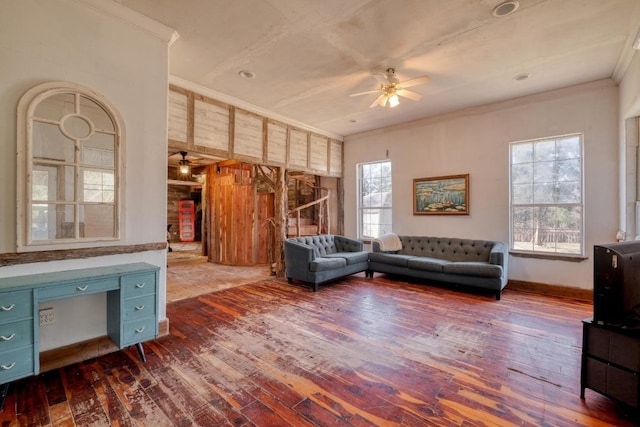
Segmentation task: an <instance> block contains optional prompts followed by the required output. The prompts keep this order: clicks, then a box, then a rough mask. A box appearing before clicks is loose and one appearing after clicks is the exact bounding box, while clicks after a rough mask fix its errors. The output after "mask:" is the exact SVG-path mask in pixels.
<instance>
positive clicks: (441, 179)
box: [413, 174, 469, 215]
mask: <svg viewBox="0 0 640 427" xmlns="http://www.w3.org/2000/svg"><path fill="white" fill-rule="evenodd" d="M413 214H414V215H469V174H465V175H450V176H437V177H434V178H417V179H414V180H413Z"/></svg>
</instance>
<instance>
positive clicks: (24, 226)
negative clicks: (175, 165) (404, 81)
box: [18, 83, 122, 249]
mask: <svg viewBox="0 0 640 427" xmlns="http://www.w3.org/2000/svg"><path fill="white" fill-rule="evenodd" d="M18 137H19V138H18V139H19V140H18V147H19V149H18V171H19V175H18V176H19V182H18V186H19V189H18V193H19V194H20V195H21V196H23V199H22V200H19V203H18V210H19V212H18V230H19V231H18V234H19V237H18V247H19V249H20V248H25V247H28V246H31V247H37V246H38V245H49V246H50V245H65V244H69V243H77V242H92V241H100V240H115V239H118V237H119V211H120V209H119V191H120V188H119V154H120V147H121V144H122V131H121V125H120V121H119V120H118V115H117V112H116V111H115V110H114V109H113V107H111V106H110V105H109V103H108V102H107V101H106V100H105V99H104V98H102V97H101V96H100V95H98V94H96V93H95V92H94V91H92V90H90V89H88V88H84V87H82V86H79V85H74V84H70V83H46V84H43V85H39V86H36V87H35V88H33V89H31V90H30V91H28V92H27V93H26V94H25V95H24V96H23V97H22V99H21V100H20V104H19V106H18Z"/></svg>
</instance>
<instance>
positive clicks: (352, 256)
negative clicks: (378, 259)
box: [322, 251, 369, 265]
mask: <svg viewBox="0 0 640 427" xmlns="http://www.w3.org/2000/svg"><path fill="white" fill-rule="evenodd" d="M322 258H344V259H345V260H346V261H347V265H353V264H358V263H361V262H367V261H368V260H369V252H366V251H362V252H336V253H334V254H327V255H324V256H323V257H322Z"/></svg>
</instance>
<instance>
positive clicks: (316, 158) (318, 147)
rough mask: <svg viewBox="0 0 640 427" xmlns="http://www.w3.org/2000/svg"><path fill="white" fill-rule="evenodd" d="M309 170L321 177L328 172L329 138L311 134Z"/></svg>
mask: <svg viewBox="0 0 640 427" xmlns="http://www.w3.org/2000/svg"><path fill="white" fill-rule="evenodd" d="M309 143H310V144H311V146H310V149H309V155H310V157H309V168H311V169H312V170H314V171H318V173H321V174H323V175H326V174H327V172H328V165H329V157H328V156H329V152H328V149H329V138H327V137H326V136H322V135H316V134H311V138H310V140H309Z"/></svg>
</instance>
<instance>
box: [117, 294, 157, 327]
mask: <svg viewBox="0 0 640 427" xmlns="http://www.w3.org/2000/svg"><path fill="white" fill-rule="evenodd" d="M123 313H124V320H125V321H129V320H134V319H141V318H143V317H149V316H153V317H155V315H156V296H155V295H145V296H143V297H138V298H131V299H128V300H125V301H124V309H123Z"/></svg>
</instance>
